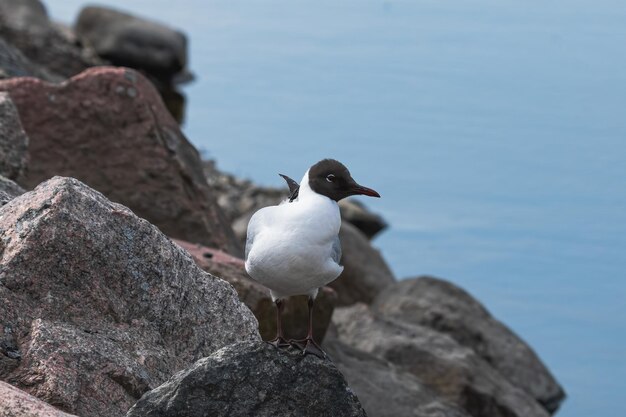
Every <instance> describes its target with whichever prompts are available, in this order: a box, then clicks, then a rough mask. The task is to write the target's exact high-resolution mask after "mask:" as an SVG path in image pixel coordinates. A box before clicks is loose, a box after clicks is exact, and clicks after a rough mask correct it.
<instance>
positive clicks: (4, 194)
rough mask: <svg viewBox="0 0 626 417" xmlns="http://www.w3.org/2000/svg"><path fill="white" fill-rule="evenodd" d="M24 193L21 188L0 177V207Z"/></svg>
mask: <svg viewBox="0 0 626 417" xmlns="http://www.w3.org/2000/svg"><path fill="white" fill-rule="evenodd" d="M25 192H26V191H24V189H23V188H22V187H20V186H19V185H17V184H16V183H14V182H13V181H11V180H10V179H8V178H6V177H3V176H2V175H0V207H2V206H4V205H5V204H6V203H8V202H9V201H11V200H13V199H14V198H15V197H17V196H18V195H21V194H24V193H25Z"/></svg>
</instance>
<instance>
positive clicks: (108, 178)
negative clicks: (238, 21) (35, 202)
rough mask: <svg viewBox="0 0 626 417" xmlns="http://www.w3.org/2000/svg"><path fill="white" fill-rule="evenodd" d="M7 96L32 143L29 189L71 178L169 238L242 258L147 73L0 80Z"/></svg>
mask: <svg viewBox="0 0 626 417" xmlns="http://www.w3.org/2000/svg"><path fill="white" fill-rule="evenodd" d="M0 91H8V92H9V93H10V95H11V98H12V99H13V102H14V103H15V105H16V106H17V108H18V110H19V113H20V118H21V120H22V124H23V126H24V129H25V130H26V133H27V134H28V137H29V138H30V145H29V153H30V158H31V165H30V170H29V173H28V176H27V177H26V178H25V180H24V184H23V185H25V186H26V187H33V186H34V185H36V184H38V183H39V182H40V181H43V180H45V179H47V178H50V177H51V176H53V175H63V176H72V177H75V178H78V179H80V180H81V181H84V182H85V183H87V184H88V185H89V186H90V187H93V188H95V189H97V190H98V191H100V192H102V193H104V194H105V195H106V196H107V197H108V198H110V199H111V200H113V201H116V202H119V203H122V204H124V205H126V206H127V207H129V208H130V209H131V210H133V211H134V212H135V213H136V214H137V215H138V216H141V217H143V218H145V219H146V220H148V221H149V222H151V223H153V224H155V225H156V226H158V227H159V228H160V229H161V230H162V231H163V232H164V233H166V234H167V235H168V236H172V237H175V238H179V239H184V240H187V241H190V242H194V243H202V244H205V245H208V246H211V247H216V248H219V249H224V250H226V251H228V252H229V253H233V254H239V253H241V247H240V245H239V243H238V242H237V241H236V239H235V237H234V235H233V233H232V230H231V228H230V226H229V225H228V222H226V221H225V220H224V216H223V214H222V212H221V210H220V208H219V206H218V205H217V203H216V202H215V199H214V197H213V196H212V194H211V192H210V190H209V187H208V185H207V183H206V179H205V178H204V174H203V171H202V165H201V162H200V158H199V156H198V152H197V151H196V149H195V148H194V147H193V146H192V145H191V144H190V143H189V142H188V141H187V139H186V138H185V136H184V135H183V134H182V132H181V130H180V128H179V126H178V124H177V123H176V121H175V120H174V119H173V118H172V116H171V115H170V114H169V112H168V111H167V109H166V108H165V107H164V106H163V102H162V101H161V98H160V97H159V95H158V93H157V91H156V90H155V88H154V87H153V86H152V84H151V83H150V82H149V81H148V80H147V79H146V78H145V77H143V76H142V75H141V74H139V73H137V72H135V71H133V70H128V69H123V68H112V67H100V68H92V69H90V70H87V71H85V72H83V73H82V74H80V75H78V76H76V77H74V78H72V79H71V80H69V81H68V82H65V83H63V84H60V85H52V84H48V83H45V82H42V81H40V80H36V79H32V78H15V79H11V80H5V81H0Z"/></svg>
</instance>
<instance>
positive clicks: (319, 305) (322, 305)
mask: <svg viewBox="0 0 626 417" xmlns="http://www.w3.org/2000/svg"><path fill="white" fill-rule="evenodd" d="M174 242H175V243H176V244H178V245H179V246H180V247H182V248H184V249H185V250H186V251H187V252H189V254H190V255H191V256H192V257H193V259H194V260H195V261H196V264H197V265H198V266H199V267H200V268H202V269H203V270H204V271H207V272H208V273H210V274H212V275H215V276H216V277H219V278H222V279H223V280H225V281H228V282H229V283H230V284H232V286H233V287H235V290H237V294H239V300H241V302H242V303H244V304H245V305H247V306H248V308H249V309H250V310H252V312H253V313H254V316H255V317H256V319H257V320H258V322H259V333H261V337H262V338H263V340H271V339H273V338H274V337H275V336H276V307H275V305H274V303H273V302H272V298H271V297H270V294H269V290H268V289H267V288H265V287H264V286H263V285H261V284H259V283H258V282H256V281H254V280H253V279H251V278H250V277H249V276H248V274H247V273H246V270H245V267H244V262H243V260H242V259H239V258H236V257H234V256H230V255H228V254H227V253H224V252H222V251H219V250H217V249H213V248H207V247H206V246H202V245H194V244H191V243H188V242H184V241H181V240H174ZM336 300H337V293H336V292H335V291H333V290H332V289H331V288H328V287H324V288H322V289H321V291H320V292H319V293H318V295H317V298H316V299H315V308H314V309H313V320H314V321H313V335H314V336H315V340H316V341H318V342H319V343H321V342H322V341H323V340H324V335H325V334H326V330H327V329H328V325H329V324H330V319H331V317H332V315H333V309H334V308H335V302H336ZM308 319H309V307H308V297H306V296H296V297H289V299H288V300H287V301H286V302H285V307H284V311H283V315H282V320H283V331H284V333H285V337H286V338H288V339H290V338H291V339H303V338H304V337H305V336H306V332H307V325H308Z"/></svg>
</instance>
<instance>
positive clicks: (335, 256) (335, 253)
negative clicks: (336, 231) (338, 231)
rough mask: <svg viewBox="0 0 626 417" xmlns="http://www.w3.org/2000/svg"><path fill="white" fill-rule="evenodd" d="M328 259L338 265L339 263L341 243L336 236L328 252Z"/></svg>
mask: <svg viewBox="0 0 626 417" xmlns="http://www.w3.org/2000/svg"><path fill="white" fill-rule="evenodd" d="M330 257H331V258H332V260H333V261H335V263H337V264H339V261H341V241H340V240H339V236H337V237H336V238H335V241H334V242H333V247H332V249H331V251H330Z"/></svg>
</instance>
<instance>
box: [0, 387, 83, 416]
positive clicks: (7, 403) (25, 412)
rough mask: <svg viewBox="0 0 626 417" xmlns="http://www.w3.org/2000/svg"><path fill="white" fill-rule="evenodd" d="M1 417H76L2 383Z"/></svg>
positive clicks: (0, 396) (0, 389) (0, 388)
mask: <svg viewBox="0 0 626 417" xmlns="http://www.w3.org/2000/svg"><path fill="white" fill-rule="evenodd" d="M0 399H1V402H2V407H0V417H76V416H74V415H73V414H67V413H64V412H62V411H59V410H57V409H56V408H54V407H52V406H51V405H49V404H46V403H45V402H43V401H41V400H39V399H37V398H35V397H33V396H32V395H29V394H28V393H26V392H24V391H22V390H20V389H17V388H15V387H14V386H12V385H9V384H6V383H4V382H2V381H0Z"/></svg>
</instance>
